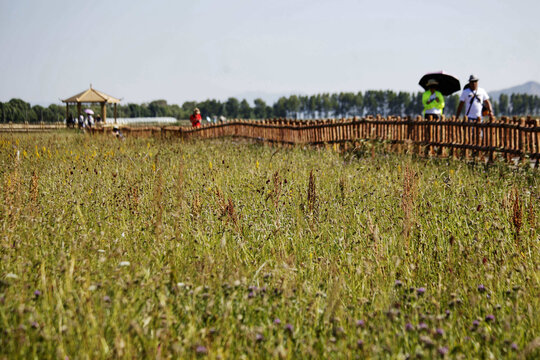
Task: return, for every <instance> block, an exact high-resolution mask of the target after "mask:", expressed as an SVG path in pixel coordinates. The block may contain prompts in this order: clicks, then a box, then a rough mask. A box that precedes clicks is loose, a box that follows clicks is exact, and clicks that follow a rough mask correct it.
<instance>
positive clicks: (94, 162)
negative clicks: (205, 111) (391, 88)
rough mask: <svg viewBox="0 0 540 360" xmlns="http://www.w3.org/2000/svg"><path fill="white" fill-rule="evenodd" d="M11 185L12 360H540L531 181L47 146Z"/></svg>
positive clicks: (29, 149)
mask: <svg viewBox="0 0 540 360" xmlns="http://www.w3.org/2000/svg"><path fill="white" fill-rule="evenodd" d="M374 151H375V150H374ZM17 154H18V155H17ZM0 181H2V188H1V189H2V190H1V192H0V279H1V280H0V358H10V359H11V358H65V357H68V358H92V359H95V358H117V357H118V358H134V357H137V358H140V357H146V358H191V357H197V356H199V357H209V358H238V357H245V358H260V357H263V358H271V357H284V358H306V357H318V358H351V357H353V358H354V357H360V358H362V357H368V358H407V357H409V358H415V357H426V358H433V357H436V356H437V357H438V356H440V357H448V358H517V357H524V358H535V357H537V356H538V355H539V345H538V343H539V340H538V337H539V336H540V317H539V316H538V310H537V309H538V308H539V306H540V301H539V296H538V295H539V294H540V291H539V290H540V286H539V280H538V273H539V270H540V269H539V264H540V261H539V260H540V255H539V254H540V251H539V250H540V249H539V231H538V230H539V229H538V228H537V225H536V224H537V223H538V219H537V215H536V214H538V210H539V207H540V202H539V201H538V194H540V179H539V176H538V172H535V171H532V170H530V169H525V168H510V167H508V166H506V165H493V166H490V167H484V166H480V165H470V164H466V163H464V162H454V161H451V160H433V159H418V158H411V157H407V156H401V155H387V154H375V156H368V157H365V156H364V155H362V154H360V153H356V154H355V153H348V154H346V155H343V154H338V153H336V152H334V151H331V150H325V149H312V148H301V147H296V148H291V149H277V150H276V149H273V148H270V147H266V146H260V145H255V144H251V143H248V142H242V141H235V140H212V141H204V142H189V143H181V142H177V141H163V140H159V139H146V140H145V139H127V140H126V141H125V142H120V141H117V140H116V139H112V138H106V137H85V136H82V135H75V134H44V135H2V136H1V137H0ZM509 194H510V196H509ZM518 199H519V200H518ZM516 204H517V205H516ZM518 219H519V221H518Z"/></svg>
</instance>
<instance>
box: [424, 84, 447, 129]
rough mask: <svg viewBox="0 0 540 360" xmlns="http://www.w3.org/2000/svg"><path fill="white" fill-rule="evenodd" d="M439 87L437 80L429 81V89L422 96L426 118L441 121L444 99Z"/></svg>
mask: <svg viewBox="0 0 540 360" xmlns="http://www.w3.org/2000/svg"><path fill="white" fill-rule="evenodd" d="M437 85H439V83H438V82H437V80H435V79H430V80H428V82H427V84H426V86H427V88H428V89H427V90H426V92H425V93H424V94H423V95H422V104H424V111H423V115H424V117H425V118H428V117H430V116H431V117H432V118H433V120H436V119H439V118H440V117H441V116H442V113H443V109H444V97H443V96H442V94H441V93H440V92H439V91H437Z"/></svg>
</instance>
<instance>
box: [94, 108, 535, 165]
mask: <svg viewBox="0 0 540 360" xmlns="http://www.w3.org/2000/svg"><path fill="white" fill-rule="evenodd" d="M96 131H97V132H100V131H104V130H99V129H98V130H96ZM121 131H123V132H124V133H125V134H126V135H128V136H129V135H136V136H137V135H138V136H161V137H164V138H182V139H186V140H187V139H209V138H217V137H224V136H236V137H244V138H251V139H258V140H261V141H267V142H275V143H281V144H314V145H317V144H332V143H334V144H335V143H337V144H343V147H349V146H351V144H352V145H355V144H356V145H357V144H358V143H359V142H360V141H362V140H376V141H382V142H385V143H387V144H395V145H400V146H398V149H404V148H405V149H408V150H409V151H411V150H412V151H417V152H425V153H430V154H432V155H442V156H450V155H452V156H464V157H470V156H482V157H487V158H488V159H493V157H494V156H495V155H496V154H502V155H503V156H505V157H507V158H508V159H510V158H515V157H518V156H519V157H521V158H531V159H540V120H537V119H532V118H530V117H529V118H515V117H514V118H508V117H502V118H498V119H494V120H491V121H488V122H482V123H478V122H471V121H467V120H466V119H456V118H449V119H440V120H427V119H423V118H421V117H417V118H416V119H410V118H401V117H388V118H381V117H376V118H373V117H367V118H352V119H340V120H336V119H331V120H312V121H298V120H287V119H272V120H262V121H251V120H234V121H230V122H225V123H219V124H212V125H205V126H202V127H200V128H187V127H178V126H165V127H131V128H130V127H122V128H121ZM403 145H405V147H404V146H403Z"/></svg>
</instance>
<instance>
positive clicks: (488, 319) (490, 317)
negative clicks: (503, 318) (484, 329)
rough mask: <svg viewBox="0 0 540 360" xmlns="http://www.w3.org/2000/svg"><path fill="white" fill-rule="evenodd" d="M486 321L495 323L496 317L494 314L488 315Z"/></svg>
mask: <svg viewBox="0 0 540 360" xmlns="http://www.w3.org/2000/svg"><path fill="white" fill-rule="evenodd" d="M486 321H487V322H490V321H495V316H494V315H492V314H489V315H487V316H486Z"/></svg>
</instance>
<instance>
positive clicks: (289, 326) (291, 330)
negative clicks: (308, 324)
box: [285, 324, 294, 334]
mask: <svg viewBox="0 0 540 360" xmlns="http://www.w3.org/2000/svg"><path fill="white" fill-rule="evenodd" d="M293 330H294V328H293V326H292V325H291V324H287V325H285V331H287V332H289V333H291V334H292V333H293Z"/></svg>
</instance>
